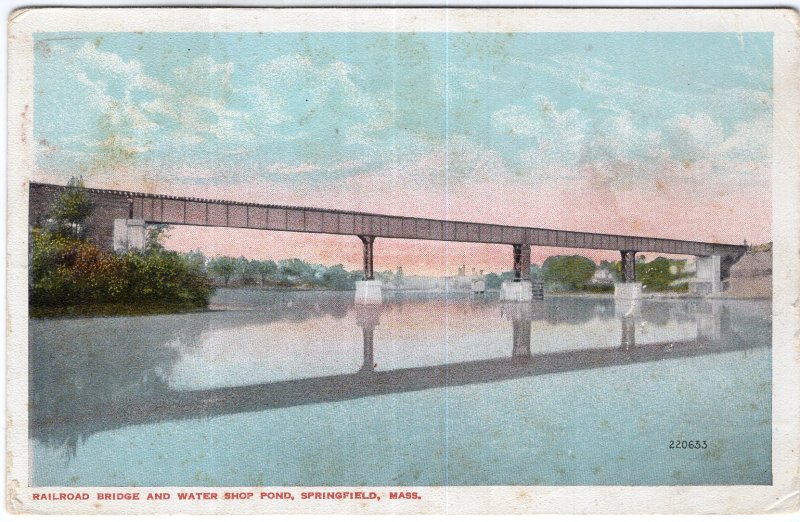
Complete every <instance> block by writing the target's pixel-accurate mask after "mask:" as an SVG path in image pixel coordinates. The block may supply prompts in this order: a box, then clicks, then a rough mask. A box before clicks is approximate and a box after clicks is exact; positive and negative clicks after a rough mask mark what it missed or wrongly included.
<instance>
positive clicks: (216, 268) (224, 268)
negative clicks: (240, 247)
mask: <svg viewBox="0 0 800 522" xmlns="http://www.w3.org/2000/svg"><path fill="white" fill-rule="evenodd" d="M237 266H238V264H237V262H236V259H234V258H232V257H228V256H222V257H215V258H214V259H212V260H211V261H209V262H208V271H209V272H211V273H212V274H214V275H217V276H219V277H221V278H222V280H223V281H224V285H225V286H228V282H230V280H231V277H232V276H233V274H235V273H236V268H237Z"/></svg>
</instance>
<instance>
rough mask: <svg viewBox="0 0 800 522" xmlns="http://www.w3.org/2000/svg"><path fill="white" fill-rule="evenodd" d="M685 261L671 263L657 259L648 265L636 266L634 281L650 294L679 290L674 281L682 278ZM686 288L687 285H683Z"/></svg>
mask: <svg viewBox="0 0 800 522" xmlns="http://www.w3.org/2000/svg"><path fill="white" fill-rule="evenodd" d="M685 264H686V261H683V260H681V261H673V260H671V259H666V258H664V257H657V258H656V259H654V260H653V261H650V262H649V263H642V264H640V265H637V266H636V279H637V280H638V281H639V282H641V283H642V286H643V287H644V288H646V289H647V290H648V291H650V292H664V291H667V290H681V288H680V286H681V285H676V284H675V281H677V280H678V279H681V278H682V277H683V275H682V271H683V268H684V265H685ZM684 286H686V287H687V288H688V285H685V284H684Z"/></svg>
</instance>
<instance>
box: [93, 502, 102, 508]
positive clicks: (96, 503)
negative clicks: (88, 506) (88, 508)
mask: <svg viewBox="0 0 800 522" xmlns="http://www.w3.org/2000/svg"><path fill="white" fill-rule="evenodd" d="M92 507H94V508H95V509H100V507H101V505H100V502H95V503H94V504H92Z"/></svg>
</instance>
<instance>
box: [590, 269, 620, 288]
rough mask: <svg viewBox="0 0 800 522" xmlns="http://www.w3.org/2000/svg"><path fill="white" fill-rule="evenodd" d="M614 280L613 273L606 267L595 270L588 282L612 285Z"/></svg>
mask: <svg viewBox="0 0 800 522" xmlns="http://www.w3.org/2000/svg"><path fill="white" fill-rule="evenodd" d="M615 280H616V278H615V277H614V271H613V270H611V269H610V268H607V267H600V268H598V269H597V270H595V272H594V275H593V276H592V278H591V279H590V280H589V282H590V283H595V284H604V283H613V282H614V281H615Z"/></svg>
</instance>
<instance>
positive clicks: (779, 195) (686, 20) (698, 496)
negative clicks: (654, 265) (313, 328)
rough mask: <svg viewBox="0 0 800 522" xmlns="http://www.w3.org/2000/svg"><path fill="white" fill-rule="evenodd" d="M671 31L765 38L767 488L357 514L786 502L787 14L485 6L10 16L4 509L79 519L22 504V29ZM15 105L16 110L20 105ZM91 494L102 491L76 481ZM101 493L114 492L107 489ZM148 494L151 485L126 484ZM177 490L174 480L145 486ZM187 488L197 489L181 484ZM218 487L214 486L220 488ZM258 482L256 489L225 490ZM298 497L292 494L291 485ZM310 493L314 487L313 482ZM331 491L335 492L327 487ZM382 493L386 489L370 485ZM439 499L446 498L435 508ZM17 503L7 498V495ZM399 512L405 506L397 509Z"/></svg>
mask: <svg viewBox="0 0 800 522" xmlns="http://www.w3.org/2000/svg"><path fill="white" fill-rule="evenodd" d="M445 28H449V30H450V31H475V32H492V31H503V32H507V31H536V32H540V31H548V32H568V31H571V32H580V31H586V30H588V31H593V32H602V31H674V32H693V31H706V32H749V31H770V32H773V33H774V41H773V48H774V54H773V56H774V71H775V76H774V79H775V81H774V89H775V92H774V146H773V150H774V157H775V158H774V172H773V227H772V231H773V232H772V233H773V240H774V244H773V256H774V258H773V265H774V274H773V280H774V285H773V286H774V298H773V402H772V407H773V485H772V486H728V487H722V486H700V487H689V486H687V487H683V486H682V487H469V488H467V487H449V488H447V489H448V491H447V495H446V497H445V495H444V491H443V488H415V489H418V490H422V491H424V492H425V493H424V496H425V499H426V500H425V501H423V502H421V503H411V504H399V503H392V504H389V503H374V504H367V505H365V506H363V508H361V507H359V508H358V510H357V512H360V513H366V512H386V510H390V512H399V511H400V510H403V511H406V510H407V509H408V510H410V511H411V512H431V513H441V512H445V511H446V512H449V513H502V512H506V513H510V512H516V513H520V512H524V513H767V512H785V511H787V510H788V511H792V510H797V509H798V503H799V501H800V496H799V495H798V480H797V477H798V469H799V468H798V462H799V460H798V437H797V435H798V412H799V411H800V408H799V407H798V405H799V404H800V403H799V402H798V393H797V392H798V390H800V377H799V376H800V372H798V359H799V358H800V350H798V336H797V332H798V309H797V304H798V288H800V256H799V255H798V253H799V252H800V226H798V225H800V213H799V212H798V203H799V202H800V180H799V179H798V172H800V168H799V166H800V160H799V159H798V157H799V156H800V141H799V140H798V129H800V103H798V92H797V83H798V78H800V67H799V66H798V64H799V63H800V58H799V56H800V53H799V49H800V47H799V46H798V34H800V23H798V17H797V14H796V13H795V12H793V11H791V10H788V9H784V10H761V9H757V10H741V9H731V10H707V9H706V10H669V9H653V10H596V9H581V10H554V9H546V10H521V9H504V10H487V9H480V10H478V9H449V10H444V9H433V10H432V9H392V10H377V9H367V10H353V9H313V8H312V9H291V10H279V9H277V10H276V9H263V10H257V11H256V10H252V9H214V10H202V9H180V8H178V9H163V8H161V9H136V10H131V9H102V10H101V9H68V8H67V9H56V8H54V9H47V10H29V11H18V12H16V13H15V14H14V15H13V18H12V19H11V21H10V25H9V30H10V39H9V60H10V62H9V76H8V92H9V100H8V111H9V126H8V151H9V157H8V209H7V210H8V214H7V219H8V222H7V226H8V242H7V261H8V266H7V281H6V282H7V292H8V309H7V320H8V324H7V334H8V337H7V342H8V358H7V392H8V396H7V409H8V416H7V429H8V436H7V473H8V488H7V508H8V509H9V510H11V511H18V510H20V508H22V509H24V510H26V511H36V512H51V513H81V512H97V511H96V510H95V509H94V508H92V507H88V508H87V507H86V506H82V505H78V504H70V503H55V502H54V503H36V504H35V505H30V504H28V505H24V504H27V502H25V503H18V500H19V499H27V498H29V494H30V488H28V487H27V486H25V484H27V482H28V476H27V473H28V463H27V454H28V450H27V446H28V439H27V408H26V401H27V375H28V372H27V307H26V306H25V303H26V294H27V189H26V181H27V173H29V172H32V167H33V147H32V143H33V136H32V129H31V122H32V114H33V113H32V110H33V103H32V101H33V96H32V90H33V86H32V78H33V69H32V65H33V64H32V60H31V59H30V57H31V56H32V33H33V32H35V31H36V32H38V31H177V32H185V31H219V32H226V31H265V32H270V31H271V32H281V31H283V32H288V31H308V32H312V31H418V32H424V31H443V30H444V29H445ZM26 106H27V109H26ZM80 489H81V490H97V491H101V490H102V488H80ZM106 489H107V490H108V491H114V490H115V489H116V490H118V489H119V488H106ZM136 489H137V490H140V491H146V490H147V489H150V488H136ZM152 489H158V490H159V491H164V490H167V491H170V490H171V491H177V490H178V489H180V488H152ZM193 489H196V488H193ZM219 489H221V488H219ZM225 489H226V490H230V489H242V490H256V488H225ZM294 489H295V490H297V491H299V488H294ZM315 489H319V488H315ZM336 489H343V488H336ZM371 489H374V490H376V491H388V490H389V489H395V488H371ZM445 498H446V499H447V503H446V504H445ZM15 499H18V500H15ZM343 508H352V505H346V504H335V503H326V502H321V503H316V504H312V503H306V502H303V503H297V502H295V503H292V504H285V505H281V504H270V505H269V506H268V509H269V510H270V512H273V513H274V512H284V511H281V510H283V509H286V511H285V512H305V513H308V512H331V511H337V510H338V511H339V512H342V509H343ZM264 509H265V505H264V504H262V503H253V504H251V505H246V504H235V505H234V504H230V503H224V504H220V505H213V504H203V505H197V504H188V505H187V504H178V503H174V502H173V503H136V504H133V505H131V504H128V503H124V502H120V503H114V504H104V505H103V506H101V508H100V510H99V511H101V512H105V513H134V512H136V513H147V512H198V513H200V512H203V513H209V512H220V511H221V512H247V513H259V512H263V511H264ZM406 512H409V511H406Z"/></svg>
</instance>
